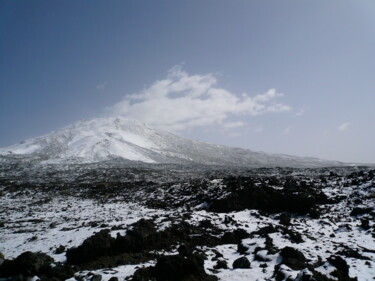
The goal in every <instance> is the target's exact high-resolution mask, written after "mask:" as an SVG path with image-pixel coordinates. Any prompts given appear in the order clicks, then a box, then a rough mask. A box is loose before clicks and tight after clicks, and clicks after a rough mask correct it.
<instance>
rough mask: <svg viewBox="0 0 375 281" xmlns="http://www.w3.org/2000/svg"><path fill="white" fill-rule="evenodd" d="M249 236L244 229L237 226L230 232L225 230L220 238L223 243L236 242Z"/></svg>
mask: <svg viewBox="0 0 375 281" xmlns="http://www.w3.org/2000/svg"><path fill="white" fill-rule="evenodd" d="M248 237H250V235H249V233H247V232H246V230H244V229H242V228H239V229H236V230H234V231H232V232H225V233H224V235H223V236H222V238H221V241H222V242H223V243H224V244H238V243H240V242H241V240H242V239H245V238H248Z"/></svg>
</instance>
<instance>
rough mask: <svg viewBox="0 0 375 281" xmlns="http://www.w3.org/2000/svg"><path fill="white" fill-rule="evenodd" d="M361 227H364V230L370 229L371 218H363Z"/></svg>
mask: <svg viewBox="0 0 375 281" xmlns="http://www.w3.org/2000/svg"><path fill="white" fill-rule="evenodd" d="M360 227H362V228H363V229H364V230H368V229H370V220H369V219H368V218H363V219H361V225H360Z"/></svg>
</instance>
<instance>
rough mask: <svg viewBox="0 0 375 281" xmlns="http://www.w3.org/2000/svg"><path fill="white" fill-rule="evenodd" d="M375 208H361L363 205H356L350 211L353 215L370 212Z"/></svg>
mask: <svg viewBox="0 0 375 281" xmlns="http://www.w3.org/2000/svg"><path fill="white" fill-rule="evenodd" d="M372 210H373V208H361V207H355V208H353V210H352V211H351V212H350V215H351V216H358V215H364V214H369V213H371V212H372Z"/></svg>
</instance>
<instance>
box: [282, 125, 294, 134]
mask: <svg viewBox="0 0 375 281" xmlns="http://www.w3.org/2000/svg"><path fill="white" fill-rule="evenodd" d="M292 128H293V127H291V126H289V127H286V128H285V129H284V130H283V135H288V134H289V133H290V131H291V130H292Z"/></svg>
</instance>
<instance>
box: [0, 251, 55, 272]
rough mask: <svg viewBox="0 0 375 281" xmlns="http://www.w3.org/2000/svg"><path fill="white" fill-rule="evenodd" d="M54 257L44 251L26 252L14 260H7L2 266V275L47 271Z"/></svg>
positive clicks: (0, 269) (0, 267)
mask: <svg viewBox="0 0 375 281" xmlns="http://www.w3.org/2000/svg"><path fill="white" fill-rule="evenodd" d="M52 262H53V259H52V258H51V257H50V256H48V255H46V254H44V253H33V252H24V253H22V254H21V255H19V256H18V257H17V258H15V259H14V260H5V261H4V262H3V264H2V265H1V266H0V276H15V275H18V274H22V275H23V276H27V277H30V276H35V275H39V274H40V273H42V272H44V271H47V270H48V268H49V267H50V264H51V263H52Z"/></svg>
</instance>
